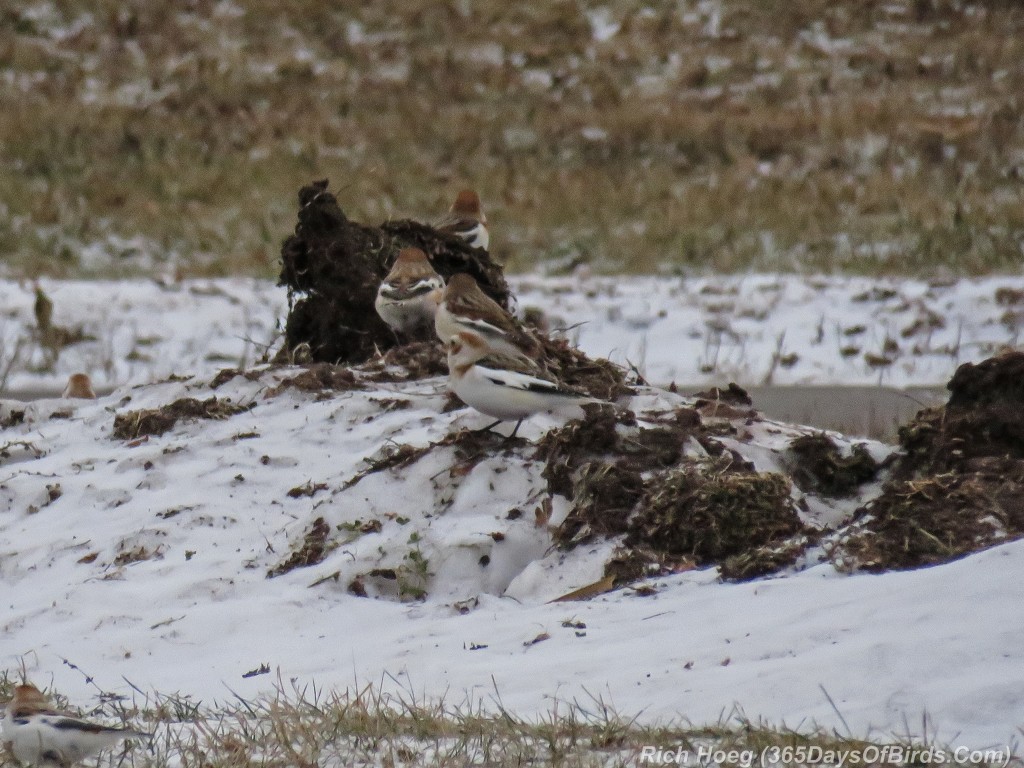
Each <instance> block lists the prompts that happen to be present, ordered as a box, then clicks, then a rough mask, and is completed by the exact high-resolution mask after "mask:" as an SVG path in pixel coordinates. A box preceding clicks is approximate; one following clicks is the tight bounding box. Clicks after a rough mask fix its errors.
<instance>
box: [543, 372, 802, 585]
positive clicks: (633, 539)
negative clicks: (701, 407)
mask: <svg viewBox="0 0 1024 768" xmlns="http://www.w3.org/2000/svg"><path fill="white" fill-rule="evenodd" d="M736 389H738V388H736ZM740 392H742V390H740ZM743 394H744V396H745V393H743ZM691 439H692V440H695V441H696V442H697V443H699V444H700V446H701V447H702V448H703V449H704V450H705V451H706V452H707V453H708V454H710V455H711V456H713V457H717V458H715V459H713V460H711V461H708V460H703V461H699V462H698V461H697V460H692V459H687V458H685V457H684V456H683V446H684V445H685V444H686V442H687V441H688V440H691ZM536 458H537V459H540V460H543V461H544V462H545V468H544V471H543V473H542V476H543V477H544V479H545V480H547V483H548V492H549V493H551V494H558V495H561V496H564V497H566V498H568V499H569V500H570V502H571V507H570V509H569V513H568V515H567V516H566V518H565V520H564V521H563V522H562V524H561V525H560V526H559V527H558V529H557V530H556V531H555V534H554V536H555V541H556V542H557V543H558V545H559V546H561V547H564V548H571V547H574V546H576V545H578V544H579V543H581V542H584V541H587V540H589V539H591V538H593V537H595V536H602V537H610V536H620V535H625V543H624V546H623V547H620V548H619V550H618V551H617V552H616V553H615V555H614V556H613V557H612V559H611V560H610V561H609V562H608V563H607V565H606V568H605V575H606V576H613V577H614V578H615V579H616V581H617V583H624V582H628V581H632V580H635V579H639V578H643V577H645V576H650V575H652V574H656V573H665V572H674V571H679V570H685V569H687V568H692V567H694V565H698V564H700V565H708V564H713V563H722V562H723V561H725V560H726V559H727V558H730V557H735V556H740V555H746V556H747V557H748V560H749V561H750V564H748V565H744V566H742V567H740V566H739V565H737V567H736V568H734V569H733V570H732V573H734V574H736V575H737V576H738V577H745V578H753V577H754V576H760V575H764V574H765V573H769V572H771V571H773V570H777V568H781V567H784V566H785V565H787V564H789V563H791V562H792V561H793V560H794V559H795V558H796V556H798V555H799V553H800V552H802V550H803V548H802V547H801V546H799V545H798V543H796V542H795V541H791V538H792V537H794V536H796V535H798V534H803V533H804V526H803V524H802V523H801V522H800V519H799V517H798V516H797V514H796V511H795V510H794V508H793V504H792V500H791V497H790V487H789V482H788V480H787V479H786V478H784V477H782V476H781V475H777V474H763V473H758V472H755V471H753V467H751V466H749V465H748V464H746V463H745V462H742V461H737V460H736V457H735V456H733V455H732V454H731V453H730V452H728V451H725V450H724V449H723V448H722V446H721V445H720V444H718V443H717V442H716V441H715V440H714V439H713V437H711V434H710V433H709V431H708V429H707V428H706V427H705V425H704V424H703V423H702V420H701V417H700V415H699V414H698V413H697V412H696V411H694V410H693V409H691V408H678V409H676V410H675V411H674V412H672V413H671V414H670V415H668V416H665V415H662V417H661V418H659V419H658V422H657V426H653V427H643V426H641V425H640V424H638V422H637V420H636V418H635V416H634V415H633V414H632V413H631V412H628V411H615V410H614V409H611V408H598V409H588V413H587V416H586V418H585V419H583V420H581V421H574V422H570V423H569V424H567V425H566V426H564V427H562V428H560V429H554V430H551V431H550V432H548V434H547V435H545V436H544V438H543V439H542V440H541V441H540V443H539V444H538V447H537V453H536ZM783 546H788V547H789V548H790V549H792V550H793V551H794V554H793V557H792V558H783V557H775V559H774V564H775V565H776V566H777V567H773V562H772V560H771V558H770V557H768V556H767V555H766V554H761V553H760V551H759V548H761V547H770V548H776V549H777V548H781V547H783Z"/></svg>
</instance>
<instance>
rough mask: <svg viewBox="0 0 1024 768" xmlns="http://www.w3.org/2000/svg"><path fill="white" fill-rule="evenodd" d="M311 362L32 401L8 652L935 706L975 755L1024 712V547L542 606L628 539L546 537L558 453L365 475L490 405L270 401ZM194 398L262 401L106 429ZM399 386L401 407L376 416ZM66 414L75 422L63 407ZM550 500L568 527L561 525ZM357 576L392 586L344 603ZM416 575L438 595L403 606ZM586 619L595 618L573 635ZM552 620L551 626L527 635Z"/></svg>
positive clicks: (229, 669)
mask: <svg viewBox="0 0 1024 768" xmlns="http://www.w3.org/2000/svg"><path fill="white" fill-rule="evenodd" d="M297 372H298V371H296V370H291V369H287V368H284V369H277V370H275V371H262V372H261V373H260V375H259V376H258V377H252V378H251V379H250V378H246V377H242V376H237V377H235V378H233V379H231V380H230V381H228V382H226V383H224V384H222V385H221V386H220V387H219V388H218V389H217V390H216V391H211V390H210V389H209V387H208V386H207V385H206V384H204V383H203V380H202V378H194V379H191V380H189V381H184V382H166V383H161V384H150V385H145V386H140V387H134V388H128V387H125V388H121V389H119V390H118V391H116V392H114V393H112V394H111V395H109V396H107V397H104V398H102V399H100V400H99V401H96V402H81V403H74V404H69V403H66V402H65V401H60V400H57V401H44V402H41V403H37V404H35V405H34V406H33V409H34V410H33V411H32V412H31V413H30V414H28V415H27V417H26V420H25V421H24V422H23V423H22V424H20V425H15V426H12V427H10V428H8V429H7V430H5V431H4V433H3V439H4V440H5V441H11V440H25V441H27V442H29V443H31V444H32V446H33V447H34V449H35V451H36V452H35V453H32V454H31V455H19V457H9V458H7V459H4V460H3V463H2V465H0V584H2V585H3V594H4V598H3V601H4V606H5V610H4V612H3V614H2V617H0V663H2V664H3V665H5V666H6V667H7V668H9V669H16V668H18V667H19V666H20V665H21V664H24V665H25V666H26V668H27V671H28V673H29V674H30V675H31V676H32V677H35V678H37V679H42V680H45V681H46V682H47V683H49V682H50V681H51V680H52V682H53V684H54V685H55V686H57V687H58V688H60V689H61V690H63V691H65V692H67V693H68V694H70V695H71V696H72V697H77V696H85V695H86V694H87V693H89V691H87V690H86V688H87V684H86V683H85V681H84V680H83V679H82V677H81V676H80V675H79V674H78V673H77V672H74V671H73V670H71V669H70V668H68V667H66V666H64V665H63V660H65V659H66V660H68V661H70V662H71V663H73V664H75V665H78V667H80V668H82V669H83V670H87V671H88V672H89V674H91V675H93V676H95V677H96V679H97V682H98V684H100V685H101V686H102V687H104V688H105V689H108V690H115V691H117V690H121V689H124V688H125V685H124V684H123V683H122V682H121V680H122V678H124V679H127V680H131V681H132V683H133V684H135V685H137V686H140V687H141V688H142V689H143V690H157V691H164V692H167V691H175V692H180V693H182V694H187V695H189V696H191V697H193V699H194V700H199V699H201V700H204V701H207V702H209V701H210V700H217V699H221V700H224V699H228V698H230V697H232V696H233V695H234V694H235V693H237V694H238V695H240V696H243V697H246V698H249V697H254V696H257V695H259V694H261V693H264V692H267V691H268V689H269V688H270V687H271V686H272V685H273V682H274V680H275V679H276V678H277V675H271V676H267V677H261V676H255V677H243V675H244V674H245V673H246V672H247V671H249V670H252V669H254V668H257V667H259V666H260V665H263V664H266V665H268V666H269V667H270V668H271V669H272V670H274V671H275V672H276V673H278V674H279V675H280V677H281V678H282V679H291V680H298V681H315V682H316V683H317V684H318V685H321V686H332V687H339V688H344V687H346V686H351V685H353V684H359V683H367V682H378V681H382V680H383V681H385V682H384V683H383V685H384V686H385V687H389V686H395V687H400V688H402V689H403V690H404V691H405V692H409V691H414V692H415V693H416V695H417V698H418V699H421V698H435V697H441V696H448V697H452V696H454V697H455V698H458V697H459V696H465V698H466V699H467V700H469V701H474V702H478V703H481V704H482V705H483V706H484V707H485V708H493V705H494V694H495V690H497V692H498V694H499V695H500V697H501V702H502V705H503V706H504V707H506V708H508V709H509V710H510V711H513V712H516V713H517V715H522V716H531V715H533V714H538V715H539V714H542V713H544V712H547V711H549V709H550V707H551V706H552V702H553V701H554V700H569V701H571V700H578V701H581V702H585V701H587V700H589V699H588V697H589V696H590V695H599V696H601V697H602V699H603V700H605V701H607V702H608V703H609V704H610V705H611V706H612V707H614V708H615V709H616V710H617V711H619V712H621V713H625V714H628V715H631V714H639V713H642V715H641V718H642V720H644V721H647V722H653V721H655V720H658V719H667V718H685V719H686V720H688V721H690V722H692V723H695V724H701V723H716V722H718V721H719V718H720V717H721V715H722V713H723V712H724V713H727V714H728V713H739V712H742V713H745V714H746V715H747V716H751V717H753V718H754V719H764V720H765V721H767V722H770V723H774V724H777V725H785V726H788V727H792V728H797V729H801V728H810V727H812V726H813V725H820V726H822V727H826V728H842V729H845V727H846V726H847V725H848V727H849V728H850V729H851V731H852V734H853V735H854V736H858V737H860V736H870V737H874V738H886V737H890V736H892V735H894V734H899V735H902V734H904V732H905V731H904V728H905V724H906V723H907V722H910V723H917V722H921V718H922V717H927V720H928V723H929V726H928V736H929V737H930V738H932V739H935V740H936V741H938V742H942V740H944V739H949V740H953V739H955V740H956V743H957V744H968V745H973V746H983V745H989V744H993V743H1004V741H1003V740H1005V739H1007V738H1010V737H1011V735H1012V734H1013V733H1014V731H1015V729H1016V728H1017V727H1018V726H1019V724H1020V722H1021V721H1022V720H1024V703H1022V702H1021V699H1020V697H1019V690H1018V685H1017V680H1018V677H1019V676H1018V674H1017V673H1018V671H1019V668H1020V665H1021V664H1022V662H1024V651H1022V650H1021V647H1020V643H1019V638H1020V636H1021V633H1022V632H1024V615H1021V613H1020V612H1019V611H1007V610H1006V606H1007V605H1012V604H1013V601H1014V599H1015V597H1016V585H1017V583H1018V582H1019V580H1020V578H1021V577H1022V575H1024V542H1015V543H1010V544H1006V545H1003V546H999V547H995V548H993V549H990V550H988V551H985V552H981V553H979V554H975V555H972V556H970V557H967V558H964V559H962V560H960V561H957V562H954V563H950V564H947V565H943V566H938V567H933V568H926V569H921V570H918V571H912V572H901V573H888V574H885V575H857V576H844V575H841V574H839V573H837V572H836V571H835V569H834V568H833V566H832V565H831V564H828V563H823V564H815V563H814V562H808V563H806V566H807V567H805V568H804V569H803V570H800V571H797V572H790V573H787V574H785V575H781V576H779V577H776V578H772V579H768V580H760V581H754V582H749V583H743V584H723V583H720V581H719V579H718V577H717V573H716V571H715V569H704V570H696V571H691V572H687V573H682V574H678V575H674V576H669V577H664V578H657V579H654V580H650V581H649V582H648V586H650V587H652V588H653V589H654V594H653V596H651V597H640V596H639V595H638V593H636V592H634V591H633V590H619V591H616V592H612V593H608V594H605V595H603V596H600V597H597V598H594V599H592V600H590V601H588V602H573V603H564V602H563V603H551V602H548V601H549V600H551V599H552V598H554V597H558V596H560V595H563V594H566V593H567V592H568V591H570V590H572V589H575V588H578V587H580V586H582V585H584V584H587V583H591V582H592V581H594V580H595V578H596V577H597V576H599V575H600V574H601V564H602V563H603V562H604V560H605V558H606V557H607V555H608V553H609V551H610V547H611V546H612V544H613V542H603V543H596V544H592V545H589V546H581V547H578V548H577V549H575V550H573V551H571V552H567V553H562V552H558V551H555V550H553V549H552V548H551V542H550V538H549V532H548V530H547V528H546V526H544V525H538V522H537V520H535V519H534V516H533V515H532V514H531V510H532V506H531V505H533V504H535V503H537V501H538V499H539V497H540V494H541V493H542V484H543V481H542V479H541V477H540V470H541V469H542V467H543V464H542V463H541V462H538V461H536V460H534V459H533V458H532V453H533V451H532V449H531V448H530V447H522V446H521V445H520V446H518V447H517V446H512V447H510V448H508V449H505V450H503V451H499V452H497V453H493V454H490V455H488V456H485V457H483V459H482V460H481V461H479V462H477V463H475V464H473V465H472V466H467V465H466V464H465V457H464V456H458V455H456V454H455V452H454V450H453V449H452V448H451V447H437V448H435V449H434V450H431V451H429V452H427V453H426V454H424V455H423V456H422V457H421V458H420V459H419V460H418V461H415V462H412V463H410V464H408V465H406V466H404V467H401V468H395V469H385V470H383V471H381V472H378V473H374V474H369V475H366V476H364V477H362V479H361V480H360V481H358V482H355V483H353V482H352V481H353V480H354V479H355V478H356V477H357V476H359V475H360V474H361V473H362V472H363V470H365V469H366V467H367V466H368V465H367V460H368V459H372V458H373V457H375V456H378V455H380V452H381V451H382V450H385V449H386V448H387V447H388V446H391V447H394V445H395V444H396V443H406V444H410V445H413V446H425V445H427V443H429V442H436V441H437V440H439V439H440V438H442V437H443V436H445V435H447V434H450V433H451V432H453V431H456V430H459V429H461V428H464V427H477V426H480V425H481V423H482V422H483V421H485V420H484V419H483V417H481V416H480V415H479V414H475V413H473V412H471V411H468V410H459V411H454V412H449V413H445V412H444V409H443V406H444V402H445V398H444V396H443V388H444V382H443V380H442V379H433V380H425V381H420V382H413V383H408V384H404V385H397V384H389V385H377V386H370V387H369V388H367V389H363V390H356V391H351V392H335V393H332V394H329V395H327V396H318V395H317V394H316V393H303V392H298V391H295V390H289V389H286V390H283V391H281V392H277V393H275V392H274V385H276V383H277V382H279V381H281V380H282V379H284V378H286V377H288V376H290V375H293V374H294V373H297ZM185 396H188V397H195V398H198V399H200V400H203V399H206V398H208V397H211V396H216V397H218V398H221V399H230V400H231V401H232V402H234V403H241V404H254V406H255V407H254V408H253V409H252V410H250V411H246V412H243V413H241V414H237V415H235V416H231V417H228V418H226V419H223V420H212V421H211V420H207V421H196V422H187V421H186V422H181V423H179V424H178V425H177V426H175V427H174V428H173V429H171V430H170V431H169V432H167V433H165V434H164V435H162V436H159V437H149V438H146V439H141V440H138V441H133V442H130V443H126V442H125V441H123V440H116V439H113V438H112V437H111V427H112V424H113V421H114V416H115V413H124V412H125V411H127V410H129V409H137V408H145V407H158V406H161V405H164V404H167V403H169V402H171V401H173V400H175V399H177V398H180V397H185ZM396 398H397V399H401V400H405V401H408V405H406V406H404V407H400V408H396V409H389V408H387V407H384V406H383V405H382V401H389V402H390V401H394V400H395V399H396ZM680 402H684V401H683V400H682V399H681V398H679V397H677V396H674V395H670V394H669V393H667V392H663V391H662V392H656V391H645V390H642V391H641V392H640V394H639V395H638V396H637V397H636V398H634V400H633V401H632V402H631V405H632V406H633V407H634V408H635V410H636V411H637V413H638V414H640V415H641V417H642V414H643V413H644V412H645V411H646V410H649V409H652V408H657V407H663V406H665V405H671V404H673V403H680ZM59 409H70V410H69V412H68V413H67V414H66V415H65V416H64V417H62V418H50V414H51V413H53V411H54V410H59ZM555 423H557V421H554V420H551V419H548V418H536V419H533V420H531V421H529V422H527V423H525V424H524V425H523V429H522V431H521V434H522V435H525V437H526V438H527V439H528V440H530V441H536V440H537V439H538V438H539V437H540V435H541V434H542V433H543V432H544V431H545V430H546V429H547V428H549V427H550V426H552V425H553V424H555ZM747 429H748V430H749V432H750V434H749V435H747V437H745V438H744V439H742V440H736V441H735V443H734V444H733V447H735V448H736V449H737V450H739V451H742V452H743V453H744V455H748V456H752V457H754V458H755V459H756V462H757V463H758V465H759V467H761V468H764V469H771V468H772V466H773V465H776V464H777V462H778V461H779V460H780V456H779V453H778V451H777V450H776V449H777V448H778V447H779V446H781V445H782V444H783V442H784V440H785V437H784V435H785V434H789V435H792V434H793V431H792V430H791V428H789V427H785V426H784V425H777V424H773V423H771V422H755V423H753V424H751V425H750V426H748V427H747ZM773 446H774V448H773ZM752 447H756V450H755V451H754V452H753V453H751V450H752ZM54 485H58V486H59V489H60V492H59V494H57V495H56V497H54V493H53V492H52V491H51V490H50V488H49V487H52V486H54ZM303 487H305V488H307V489H308V490H309V493H308V494H306V493H301V492H300V493H297V494H289V489H295V488H303ZM555 501H556V502H557V504H556V508H555V509H553V513H552V518H551V521H552V522H555V521H557V520H558V519H560V516H562V515H564V513H565V506H564V503H562V502H561V501H560V500H559V499H557V498H556V499H555ZM510 508H516V509H519V510H520V511H522V512H523V514H521V515H516V516H511V515H509V511H510ZM809 510H810V514H815V513H816V511H817V514H822V515H828V514H834V511H832V512H830V510H829V509H828V508H827V507H822V506H820V505H819V506H814V505H809ZM316 518H322V519H323V520H324V521H325V523H326V525H327V527H328V530H329V532H330V541H331V547H329V548H328V549H327V551H326V553H325V557H324V559H323V560H322V561H321V562H319V563H317V564H315V565H311V566H309V567H301V568H296V569H295V570H292V571H290V572H287V573H284V574H282V575H279V576H276V577H274V578H267V573H268V571H269V570H270V569H272V568H274V567H275V566H277V565H279V564H280V563H282V562H283V561H284V560H285V559H286V558H287V557H288V555H289V553H290V552H292V551H294V550H296V549H297V548H298V547H299V546H301V544H302V542H303V539H304V536H305V535H306V532H307V531H308V530H309V529H310V527H311V524H312V522H313V521H314V520H315V519H316ZM370 522H372V523H373V524H372V525H366V524H367V523H370ZM494 534H501V535H500V536H496V535H494ZM375 573H376V574H378V575H376V576H375V575H373V574H375ZM359 574H362V579H363V582H362V583H363V586H364V587H365V589H366V592H367V594H369V595H377V596H378V597H379V598H382V599H372V597H371V598H364V597H357V596H355V595H353V594H350V591H349V590H350V585H351V584H352V582H353V580H354V579H355V578H356V577H357V576H358V575H359ZM417 584H419V585H420V586H424V585H425V586H426V587H427V588H428V595H427V597H426V599H425V600H422V601H414V602H400V601H398V600H397V598H398V597H399V595H400V592H401V590H402V589H403V588H404V589H407V590H408V589H409V588H410V587H412V588H415V587H416V586H417ZM406 596H408V592H407V593H406ZM570 619H571V620H572V622H573V623H574V624H577V625H578V623H580V622H582V623H584V624H585V625H586V631H585V632H577V631H576V630H575V629H574V628H566V627H565V626H563V622H566V621H567V620H570ZM541 633H547V634H548V635H549V636H550V637H549V639H547V640H545V641H544V642H539V643H531V642H530V641H531V640H533V639H535V638H536V637H537V636H538V635H540V634H541ZM833 702H834V705H835V708H834V707H833ZM837 709H838V712H839V714H837V712H836V710H837ZM844 732H845V731H844Z"/></svg>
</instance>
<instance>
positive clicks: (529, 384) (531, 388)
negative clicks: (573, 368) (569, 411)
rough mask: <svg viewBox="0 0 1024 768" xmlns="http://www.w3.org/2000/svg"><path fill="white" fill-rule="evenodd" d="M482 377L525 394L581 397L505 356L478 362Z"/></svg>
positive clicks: (492, 357)
mask: <svg viewBox="0 0 1024 768" xmlns="http://www.w3.org/2000/svg"><path fill="white" fill-rule="evenodd" d="M476 368H477V371H478V372H479V374H480V376H481V377H483V378H485V379H487V380H488V381H489V382H491V383H492V384H496V385H498V386H500V387H508V388H509V389H519V390H522V391H524V392H539V393H542V394H549V395H561V396H564V397H579V396H580V393H578V392H574V391H572V390H571V389H568V388H566V387H565V386H563V385H562V384H559V383H558V382H556V381H552V380H550V379H542V378H540V377H539V376H535V375H533V374H534V373H536V368H534V369H532V370H529V369H527V367H526V366H525V365H523V364H522V362H520V361H519V360H517V359H515V358H512V357H507V356H504V355H488V356H487V357H485V358H483V359H481V360H478V361H477V362H476Z"/></svg>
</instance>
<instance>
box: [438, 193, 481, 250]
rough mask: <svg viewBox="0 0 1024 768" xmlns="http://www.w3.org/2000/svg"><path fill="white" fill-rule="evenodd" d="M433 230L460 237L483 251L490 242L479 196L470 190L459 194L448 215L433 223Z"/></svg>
mask: <svg viewBox="0 0 1024 768" xmlns="http://www.w3.org/2000/svg"><path fill="white" fill-rule="evenodd" d="M434 229H436V230H437V231H438V232H448V233H449V234H452V235H456V236H458V237H461V238H462V239H463V240H465V241H466V242H467V243H469V244H470V245H471V246H473V247H474V248H483V249H484V250H485V251H486V250H487V246H488V245H489V244H490V241H491V236H490V233H489V232H488V230H487V217H486V216H485V215H484V212H483V210H482V209H481V208H480V196H479V195H478V194H477V193H476V192H474V191H473V190H472V189H464V190H462V191H461V192H459V194H458V196H457V197H456V198H455V202H454V203H452V207H451V208H449V209H448V213H447V214H446V215H445V216H444V217H443V218H441V219H439V220H438V221H436V222H435V223H434Z"/></svg>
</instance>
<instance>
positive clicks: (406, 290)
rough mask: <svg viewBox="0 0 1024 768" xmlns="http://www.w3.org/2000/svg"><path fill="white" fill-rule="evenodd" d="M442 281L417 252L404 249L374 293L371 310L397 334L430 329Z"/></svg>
mask: <svg viewBox="0 0 1024 768" xmlns="http://www.w3.org/2000/svg"><path fill="white" fill-rule="evenodd" d="M443 290H444V279H442V277H441V276H440V275H439V274H437V272H435V271H434V267H433V266H432V265H431V263H430V259H429V258H428V257H427V254H425V253H424V252H423V251H421V250H420V249H419V248H403V249H402V250H401V251H399V253H398V258H397V259H395V263H394V264H393V265H392V266H391V271H390V272H389V273H388V275H387V277H385V278H384V280H383V281H382V282H381V284H380V287H379V288H378V289H377V299H376V301H375V302H374V307H375V308H376V309H377V314H378V315H380V318H381V320H383V321H384V322H385V323H387V324H388V325H389V326H391V328H392V330H394V331H397V332H398V333H412V332H414V331H416V330H417V329H419V328H422V327H426V328H429V327H430V326H431V325H433V323H434V314H435V313H436V312H437V305H438V304H439V303H440V301H441V293H442V291H443Z"/></svg>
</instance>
